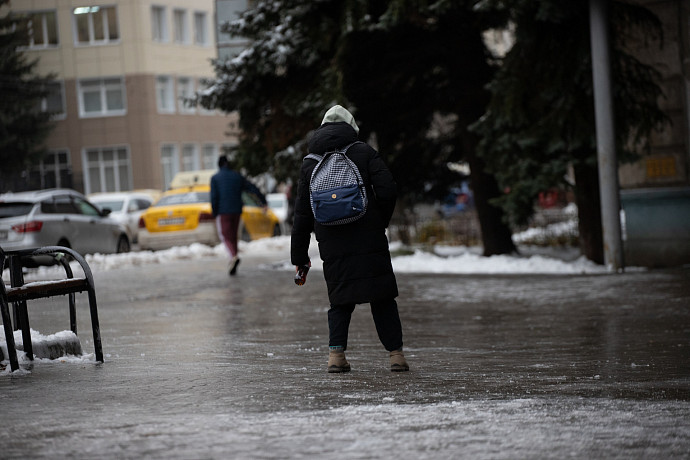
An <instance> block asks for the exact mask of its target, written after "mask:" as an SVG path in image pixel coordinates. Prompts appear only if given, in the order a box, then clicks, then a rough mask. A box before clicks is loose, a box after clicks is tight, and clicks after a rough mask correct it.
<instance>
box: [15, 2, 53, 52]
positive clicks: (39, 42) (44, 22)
mask: <svg viewBox="0 0 690 460" xmlns="http://www.w3.org/2000/svg"><path fill="white" fill-rule="evenodd" d="M21 23H22V25H23V27H24V30H25V31H26V42H25V44H26V46H27V47H29V48H50V47H55V46H57V45H58V31H57V18H56V14H55V11H33V12H31V13H26V14H22V19H21Z"/></svg>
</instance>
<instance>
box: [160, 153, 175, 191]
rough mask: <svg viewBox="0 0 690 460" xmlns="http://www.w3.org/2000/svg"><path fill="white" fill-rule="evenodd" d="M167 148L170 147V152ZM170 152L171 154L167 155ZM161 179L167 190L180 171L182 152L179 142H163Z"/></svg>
mask: <svg viewBox="0 0 690 460" xmlns="http://www.w3.org/2000/svg"><path fill="white" fill-rule="evenodd" d="M166 149H170V150H169V152H168V151H166ZM168 153H170V155H167V154H168ZM160 155H161V156H160V164H161V179H162V181H163V189H164V190H167V189H168V188H169V187H170V183H171V182H172V180H173V179H174V178H175V174H177V173H178V172H180V152H179V148H178V146H177V144H174V143H170V142H168V143H163V144H161V147H160Z"/></svg>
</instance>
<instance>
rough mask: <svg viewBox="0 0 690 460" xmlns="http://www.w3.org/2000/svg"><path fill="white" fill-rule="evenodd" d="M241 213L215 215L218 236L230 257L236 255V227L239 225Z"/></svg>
mask: <svg viewBox="0 0 690 460" xmlns="http://www.w3.org/2000/svg"><path fill="white" fill-rule="evenodd" d="M240 216H241V214H219V215H218V216H217V217H216V227H217V228H218V236H220V239H221V240H223V243H225V248H226V249H227V250H228V252H229V253H230V257H231V258H232V257H235V256H236V255H237V229H238V227H239V225H240Z"/></svg>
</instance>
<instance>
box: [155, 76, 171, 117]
mask: <svg viewBox="0 0 690 460" xmlns="http://www.w3.org/2000/svg"><path fill="white" fill-rule="evenodd" d="M156 103H157V105H158V112H160V113H175V92H174V91H173V79H172V77H169V76H167V75H160V76H158V77H157V78H156Z"/></svg>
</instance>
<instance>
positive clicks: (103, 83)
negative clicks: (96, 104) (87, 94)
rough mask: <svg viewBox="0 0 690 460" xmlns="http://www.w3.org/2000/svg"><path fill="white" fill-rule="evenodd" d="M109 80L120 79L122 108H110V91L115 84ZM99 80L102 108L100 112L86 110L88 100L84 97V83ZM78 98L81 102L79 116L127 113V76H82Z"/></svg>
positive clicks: (78, 83)
mask: <svg viewBox="0 0 690 460" xmlns="http://www.w3.org/2000/svg"><path fill="white" fill-rule="evenodd" d="M109 80H118V81H119V84H118V85H117V87H118V88H119V89H120V91H121V98H122V108H117V109H108V91H109V88H110V89H111V90H112V89H113V88H115V85H113V84H109V83H107V82H108V81H109ZM92 82H99V83H100V84H99V96H100V105H101V110H100V111H98V112H95V111H87V110H86V105H85V103H86V100H85V98H84V89H85V88H84V84H86V83H92ZM76 85H77V100H78V102H79V118H98V117H117V116H122V115H126V114H127V86H126V84H125V78H124V77H121V76H117V77H103V78H82V79H79V80H77V82H76Z"/></svg>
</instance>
